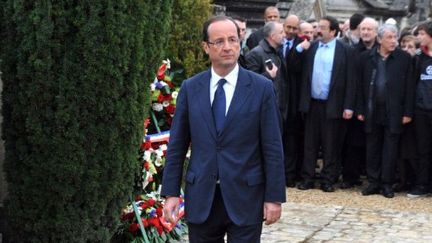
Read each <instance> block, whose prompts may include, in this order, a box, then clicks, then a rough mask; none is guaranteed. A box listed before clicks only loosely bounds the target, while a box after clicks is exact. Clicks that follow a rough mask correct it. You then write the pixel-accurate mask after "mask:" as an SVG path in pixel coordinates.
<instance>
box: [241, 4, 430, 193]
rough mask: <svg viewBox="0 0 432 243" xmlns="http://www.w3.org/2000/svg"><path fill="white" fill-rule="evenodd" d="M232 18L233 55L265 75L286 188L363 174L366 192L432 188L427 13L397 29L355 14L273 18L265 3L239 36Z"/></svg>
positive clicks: (353, 181) (324, 186)
mask: <svg viewBox="0 0 432 243" xmlns="http://www.w3.org/2000/svg"><path fill="white" fill-rule="evenodd" d="M234 20H235V22H236V23H237V25H238V26H239V28H240V47H241V49H240V58H239V64H240V65H241V66H242V67H244V68H246V69H248V70H251V71H253V72H256V73H259V74H262V75H263V76H265V77H267V78H268V79H270V80H272V81H273V84H274V89H275V92H276V97H277V103H278V107H279V111H280V115H281V121H282V128H281V130H282V131H281V134H282V141H283V150H284V162H285V180H286V181H285V184H286V186H287V187H297V188H298V189H300V190H308V189H312V188H315V186H316V182H319V188H320V189H321V190H322V191H324V192H333V191H335V189H336V188H340V189H347V188H353V187H357V186H360V185H362V180H361V179H360V178H361V176H362V175H364V176H366V177H367V181H368V185H367V186H366V187H364V189H363V190H362V191H361V193H362V195H365V196H367V195H372V194H382V195H383V196H384V197H386V198H392V197H394V193H395V192H399V191H401V192H402V191H403V192H407V196H408V197H410V198H416V197H423V196H427V195H429V193H432V180H431V176H430V174H431V170H432V166H431V152H432V151H431V149H432V22H422V23H419V24H417V25H415V26H413V27H412V28H405V29H403V30H402V31H399V30H398V27H397V23H396V21H395V20H394V19H389V20H388V21H386V22H385V23H383V24H380V23H379V22H378V21H377V20H375V19H374V18H372V17H368V16H364V15H362V14H358V13H356V14H354V15H352V16H351V17H350V18H349V19H347V20H345V21H339V20H338V19H336V18H334V17H332V16H325V17H322V18H321V19H319V20H315V19H309V20H302V19H300V18H299V17H298V16H296V15H289V16H287V17H286V18H285V19H280V15H279V11H278V9H277V8H276V7H273V6H271V7H268V8H266V10H265V12H264V21H265V25H264V26H263V27H261V28H259V29H258V30H256V31H255V32H253V33H251V34H250V35H249V37H248V38H246V25H247V23H246V21H245V19H242V18H234ZM318 159H322V168H321V169H320V171H319V173H317V170H316V168H317V161H318Z"/></svg>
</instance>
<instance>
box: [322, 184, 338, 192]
mask: <svg viewBox="0 0 432 243" xmlns="http://www.w3.org/2000/svg"><path fill="white" fill-rule="evenodd" d="M320 188H321V190H322V191H323V192H334V191H335V189H334V187H333V185H332V184H330V183H322V184H321V186H320Z"/></svg>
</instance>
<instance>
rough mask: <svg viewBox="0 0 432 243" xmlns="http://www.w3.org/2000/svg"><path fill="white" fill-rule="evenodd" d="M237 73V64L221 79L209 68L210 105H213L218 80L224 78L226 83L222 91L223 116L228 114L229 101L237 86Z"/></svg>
mask: <svg viewBox="0 0 432 243" xmlns="http://www.w3.org/2000/svg"><path fill="white" fill-rule="evenodd" d="M238 73H239V65H238V64H237V65H236V66H235V68H234V69H233V70H232V71H231V72H230V73H228V75H227V76H225V77H221V76H219V75H217V74H216V72H215V71H214V69H213V67H212V68H211V78H210V104H213V99H214V94H215V92H216V89H217V87H218V82H219V80H220V79H222V78H224V79H225V80H226V81H227V82H226V83H225V84H224V86H223V89H224V91H225V99H226V106H225V107H226V110H225V115H226V114H227V113H228V109H229V106H230V104H231V100H232V98H233V96H234V90H235V87H236V85H237V79H238Z"/></svg>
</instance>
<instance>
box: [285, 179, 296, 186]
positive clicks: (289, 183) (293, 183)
mask: <svg viewBox="0 0 432 243" xmlns="http://www.w3.org/2000/svg"><path fill="white" fill-rule="evenodd" d="M285 185H286V187H295V186H296V183H295V181H293V180H287V181H286V182H285Z"/></svg>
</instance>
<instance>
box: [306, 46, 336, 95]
mask: <svg viewBox="0 0 432 243" xmlns="http://www.w3.org/2000/svg"><path fill="white" fill-rule="evenodd" d="M318 45H319V46H318V49H317V51H316V53H315V59H314V65H313V71H312V85H311V96H312V98H314V99H319V100H327V98H328V94H329V91H330V81H331V75H332V70H333V59H334V53H335V49H336V39H333V40H332V41H330V42H328V43H322V42H319V43H318Z"/></svg>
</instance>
